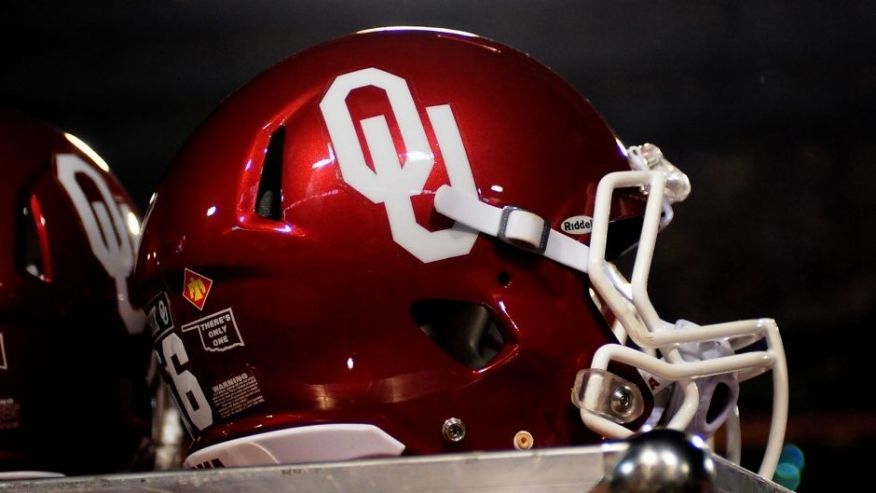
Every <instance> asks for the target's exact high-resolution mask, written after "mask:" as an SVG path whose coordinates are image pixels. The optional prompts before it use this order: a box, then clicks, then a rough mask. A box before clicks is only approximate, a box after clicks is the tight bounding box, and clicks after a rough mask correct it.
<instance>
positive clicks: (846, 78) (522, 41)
mask: <svg viewBox="0 0 876 493" xmlns="http://www.w3.org/2000/svg"><path fill="white" fill-rule="evenodd" d="M123 3H127V2H112V3H110V2H60V1H59V2H35V1H34V2H21V5H17V6H13V4H9V3H7V4H6V5H4V10H3V12H0V106H5V107H14V108H18V109H21V110H24V111H26V112H28V113H31V114H34V115H36V116H39V117H42V118H44V119H46V120H49V121H51V122H54V123H55V124H57V125H59V126H61V127H63V128H65V129H67V130H68V131H70V132H72V133H75V134H76V135H78V136H79V137H81V138H82V139H83V140H85V141H86V142H88V143H90V144H91V145H92V147H94V148H95V149H96V150H97V151H98V152H99V153H100V154H102V155H103V157H104V158H106V160H107V161H108V162H109V163H110V165H111V166H112V167H113V169H114V171H115V173H116V174H117V176H118V177H119V178H120V179H121V180H122V182H123V183H124V184H125V185H126V186H127V187H128V189H129V190H130V192H131V194H132V195H133V197H134V199H135V200H136V201H137V203H138V204H139V205H140V206H141V207H145V204H146V201H147V199H148V197H149V195H150V192H151V190H152V188H153V187H154V186H155V184H156V183H157V182H158V180H159V179H160V178H161V175H162V171H163V170H164V168H165V167H166V166H167V164H168V163H169V162H170V160H171V159H172V157H173V155H174V154H175V152H176V151H178V150H179V148H180V147H181V145H182V144H183V142H184V141H185V139H186V138H187V136H188V135H190V134H191V133H192V132H193V131H194V130H195V129H196V128H197V126H198V125H199V124H200V122H202V121H203V120H204V119H205V118H206V117H207V116H208V115H209V113H210V112H211V111H212V109H213V108H214V107H215V106H216V105H217V104H218V103H219V102H220V101H221V100H222V98H223V97H225V96H226V95H228V94H229V93H230V92H232V91H233V90H234V89H236V88H238V87H240V86H241V85H242V84H244V83H245V82H246V81H247V80H249V79H251V78H252V77H253V76H254V75H256V74H257V73H259V72H261V71H262V70H264V69H265V68H267V67H268V66H270V65H272V64H274V63H276V62H277V61H279V60H281V59H282V58H284V57H285V56H287V55H289V54H292V53H293V52H295V51H297V50H300V49H302V48H305V47H307V46H310V45H313V44H316V43H318V42H322V41H326V40H329V39H331V38H334V37H337V36H339V35H343V34H346V33H349V32H352V31H355V30H359V29H363V28H368V27H374V26H380V25H394V24H413V25H430V26H438V27H448V28H454V29H461V30H467V31H472V32H475V33H478V34H481V35H484V36H487V37H491V38H494V39H496V40H499V41H501V42H504V43H507V44H509V45H511V46H514V47H516V48H518V49H520V50H522V51H524V52H528V53H530V54H531V55H533V56H534V57H535V58H537V59H539V60H541V61H542V62H544V63H546V64H547V65H549V66H550V67H552V68H553V69H555V70H556V71H557V72H559V73H560V74H561V75H562V76H564V77H565V78H567V79H568V80H569V81H571V82H572V84H573V85H575V86H576V87H577V88H578V89H579V90H580V91H581V92H582V93H583V94H584V95H585V96H587V97H588V98H589V99H590V100H591V101H592V103H593V104H594V105H595V106H596V107H597V108H598V109H599V110H600V111H601V112H602V113H603V115H604V116H605V117H606V119H607V120H608V121H609V122H611V123H612V125H613V126H614V128H615V129H616V131H617V132H618V133H619V135H620V136H621V137H622V138H623V139H624V141H625V142H627V143H639V142H644V141H652V142H655V143H658V144H659V145H660V146H661V148H662V149H663V150H664V152H665V153H666V154H667V156H668V157H669V158H670V159H671V160H672V161H673V162H675V163H676V164H677V165H679V166H680V167H681V168H682V169H684V170H685V171H686V172H687V173H688V175H689V176H690V178H691V180H692V182H693V185H694V186H693V193H692V195H691V197H690V198H689V199H688V201H687V202H686V203H684V204H682V205H681V206H679V207H677V208H676V214H677V215H676V220H675V222H674V224H673V225H672V226H671V227H670V228H669V229H668V230H667V231H666V232H664V234H663V235H662V236H661V241H660V242H658V251H657V254H656V260H655V267H654V270H653V272H652V276H651V286H652V289H651V291H652V293H653V296H654V297H655V301H656V305H657V306H658V308H661V309H662V312H663V315H664V318H667V319H673V318H676V317H683V318H687V319H690V320H694V321H697V322H701V323H709V322H718V321H725V320H731V319H738V318H747V317H759V316H772V317H775V318H776V319H777V320H778V321H779V323H780V325H781V327H782V331H783V332H782V333H783V336H784V338H785V345H786V349H787V353H788V359H789V365H790V371H791V417H790V423H789V429H788V441H790V442H794V443H796V444H799V445H800V446H801V447H802V448H803V450H804V452H805V453H806V456H807V467H806V469H805V471H804V478H803V486H802V488H801V491H820V490H827V489H836V488H837V486H838V483H844V482H845V480H847V479H852V478H856V477H857V478H861V476H866V473H865V474H863V475H862V474H861V472H862V471H861V469H860V467H859V466H861V465H863V464H864V463H865V459H867V458H873V456H874V454H873V452H872V449H871V447H870V445H871V444H873V442H874V439H876V399H874V398H873V392H872V384H871V382H872V381H873V372H872V366H871V365H869V364H868V363H869V358H872V357H874V356H873V355H871V354H870V350H871V348H872V344H871V341H873V337H872V335H871V333H872V331H873V330H874V321H876V289H874V287H876V286H874V284H876V262H874V257H873V253H874V246H876V237H874V235H873V234H872V231H873V230H874V228H876V214H874V212H873V209H874V206H876V165H874V158H873V154H874V152H876V145H874V141H873V138H872V135H873V131H874V127H876V124H874V116H873V115H874V110H876V4H874V3H873V2H863V1H857V2H855V1H847V2H813V1H787V2H730V1H728V2H646V1H635V2H633V1H616V2H596V1H577V2H571V1H556V2H541V1H538V2H536V1H532V2H526V1H521V0H514V1H505V2H472V1H467V2H455V1H454V2H451V1H434V0H429V1H410V2H403V1H402V2H399V1H392V2H390V1H382V2H374V3H371V2H353V1H323V2H286V1H274V2H265V1H245V2H235V1H230V0H222V1H213V2H198V1H150V2H140V3H141V4H140V5H136V6H123V5H122V4H123ZM0 179H2V178H0ZM765 383H767V382H766V381H764V382H759V383H755V384H752V385H750V386H749V387H751V386H753V387H754V388H753V389H750V390H751V392H749V393H748V394H749V396H748V397H747V398H746V399H745V402H743V404H744V405H745V407H744V408H743V411H742V412H743V424H744V426H745V429H746V432H745V438H746V441H747V443H748V444H749V445H752V446H753V447H754V446H756V445H757V442H758V440H760V439H761V438H762V436H765V434H766V433H765V430H766V427H767V426H768V425H767V418H768V409H767V401H766V385H764V384H765ZM743 394H746V392H745V388H743ZM746 418H747V419H746ZM746 460H747V462H748V464H749V466H752V467H753V466H754V465H755V464H754V462H755V461H758V460H759V457H755V456H754V455H751V456H750V457H749V456H748V455H746ZM861 480H862V481H863V478H862V479H861Z"/></svg>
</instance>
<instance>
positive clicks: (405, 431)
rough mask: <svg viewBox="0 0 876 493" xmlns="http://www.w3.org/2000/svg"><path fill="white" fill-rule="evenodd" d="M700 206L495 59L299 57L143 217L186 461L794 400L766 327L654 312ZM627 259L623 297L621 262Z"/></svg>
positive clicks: (377, 42)
mask: <svg viewBox="0 0 876 493" xmlns="http://www.w3.org/2000/svg"><path fill="white" fill-rule="evenodd" d="M689 191H690V183H689V182H688V180H687V177H686V176H685V175H684V173H682V172H681V171H680V170H679V169H678V168H676V167H675V166H673V165H671V164H670V163H669V162H668V161H667V160H666V159H665V158H664V157H663V156H662V153H661V152H660V150H659V149H658V148H656V146H653V145H645V146H642V147H633V148H629V149H627V148H625V147H624V146H623V145H621V144H620V143H619V141H618V140H617V138H616V137H615V135H614V134H613V132H612V131H611V129H610V128H609V127H608V126H607V125H606V123H605V122H604V121H603V120H602V118H601V117H600V116H599V115H598V114H597V113H596V112H595V110H594V109H593V108H592V107H591V106H590V104H589V103H587V102H586V101H585V100H584V99H583V98H581V96H579V95H578V94H577V93H576V92H575V90H574V89H572V88H571V87H570V86H569V85H568V84H567V83H566V82H565V81H563V80H562V79H561V78H559V77H558V76H557V75H556V74H554V73H553V72H551V71H550V70H549V69H547V68H546V67H544V66H543V65H541V64H539V63H538V62H536V61H534V60H532V59H531V58H529V57H527V56H525V55H523V54H521V53H519V52H516V51H514V50H512V49H510V48H508V47H506V46H503V45H501V44H498V43H495V42H492V41H489V40H485V39H483V38H479V37H476V36H473V35H468V34H465V33H458V32H450V31H446V30H428V29H386V30H372V31H369V32H365V33H359V34H356V35H352V36H349V37H346V38H342V39H340V40H337V41H334V42H331V43H328V44H325V45H321V46H318V47H316V48H312V49H309V50H306V51H303V52H301V53H298V54H296V55H294V56H292V57H290V58H289V59H287V60H285V61H283V62H281V63H280V64H278V65H277V66H275V67H274V68H272V69H270V70H268V71H267V72H265V73H264V74H262V75H261V76H259V77H258V78H256V79H255V80H253V81H252V82H251V83H249V84H248V85H247V86H245V87H244V88H243V89H241V90H240V91H239V92H238V93H236V94H235V95H233V96H232V97H231V98H229V99H228V100H227V101H226V102H225V103H224V104H223V105H222V106H221V107H220V108H219V109H218V110H217V111H216V113H215V114H214V115H213V116H212V117H211V118H210V120H208V121H207V122H206V123H205V124H204V125H203V126H202V127H201V128H200V129H199V130H198V131H197V133H196V134H195V135H194V136H193V138H192V139H191V140H190V141H189V143H188V144H187V146H186V147H185V148H184V149H183V151H182V152H181V153H180V155H179V156H178V158H177V161H176V162H175V163H174V164H173V166H172V167H171V169H170V171H169V173H168V174H167V176H166V177H165V180H164V181H163V182H162V184H161V185H160V187H159V189H158V191H157V192H156V195H155V196H154V201H153V202H152V204H151V207H150V211H149V213H148V214H147V215H148V219H147V222H146V226H145V230H144V236H143V245H142V248H141V250H140V256H139V259H138V269H137V272H138V279H137V283H138V286H139V287H140V288H141V289H140V291H139V293H140V296H141V297H142V301H143V302H146V303H147V309H148V312H149V319H150V325H151V329H152V335H153V339H154V342H155V350H156V353H157V355H158V359H159V362H160V366H161V367H162V371H163V373H164V375H165V377H166V380H167V381H168V382H169V383H170V386H171V387H172V389H173V393H174V396H175V398H176V400H177V402H178V404H179V407H180V409H181V412H182V414H183V416H184V420H185V422H186V424H187V425H188V428H189V431H190V432H191V434H192V436H193V437H194V442H193V447H192V450H191V451H190V454H189V456H188V458H187V460H186V465H187V466H189V467H221V466H228V465H245V464H265V463H279V462H303V461H319V460H341V459H349V458H361V457H372V456H386V455H398V454H400V453H402V452H405V453H410V454H428V453H440V452H448V451H464V450H496V449H510V448H512V447H518V448H519V447H521V437H524V438H523V439H522V440H523V442H525V445H524V446H523V447H524V448H528V447H532V446H536V447H545V446H557V445H572V444H587V443H597V442H598V441H599V440H601V439H602V437H604V436H610V437H623V436H627V435H629V434H630V433H631V432H632V431H633V430H636V429H638V428H640V427H641V426H643V425H644V424H645V423H646V422H649V420H652V421H653V419H658V418H659V419H662V420H663V422H664V423H666V424H668V425H669V426H672V427H675V428H688V427H689V426H691V423H692V422H693V417H694V416H695V415H698V414H697V412H698V409H699V408H700V406H703V405H704V406H705V408H706V409H707V408H708V407H709V405H710V402H706V400H711V399H700V394H701V393H703V394H705V393H704V392H702V391H701V390H699V388H698V386H697V385H698V384H700V383H702V382H704V380H703V378H705V377H712V376H715V375H726V376H727V377H726V379H725V380H723V381H724V382H725V383H724V384H723V385H727V383H726V382H727V381H728V380H727V379H730V381H732V382H735V381H736V380H737V379H738V380H743V379H744V378H745V377H747V376H750V375H752V374H753V373H756V372H761V371H764V370H765V369H768V368H775V369H778V370H779V371H776V372H774V373H775V374H777V375H778V377H777V378H778V380H777V382H778V383H779V387H781V382H780V381H779V380H781V379H783V378H784V357H783V355H782V353H781V344H780V341H778V339H777V334H778V332H777V331H775V330H774V324H772V325H770V322H769V321H756V322H752V323H748V322H735V323H731V324H721V325H720V326H705V327H698V326H696V325H694V324H689V325H685V324H667V323H665V322H662V321H661V320H660V319H659V317H658V316H657V315H656V313H655V312H654V311H653V309H652V308H651V307H650V302H649V301H648V297H647V290H646V289H644V288H645V287H646V285H647V270H648V268H649V266H650V256H651V252H652V251H653V242H654V238H655V237H656V233H657V230H658V229H659V228H661V227H664V226H666V225H667V224H668V223H669V221H670V220H671V219H672V204H673V203H674V202H678V201H681V200H683V199H684V198H685V197H686V196H687V194H688V193H689ZM631 232H632V233H631ZM636 242H639V243H640V245H644V248H640V249H639V252H638V254H637V262H636V267H635V269H634V272H633V276H632V282H631V283H628V282H626V280H625V278H624V277H623V276H622V275H621V274H620V273H619V272H617V271H616V270H615V269H614V268H613V266H612V264H611V263H610V261H611V260H612V259H613V255H615V254H617V253H620V252H622V251H624V250H625V249H627V248H628V247H630V246H631V245H633V244H634V243H636ZM643 252H644V253H643ZM734 324H735V325H734ZM764 336H765V337H767V339H768V341H769V343H770V345H769V348H768V350H767V351H766V352H756V353H747V354H742V355H736V354H733V351H735V350H736V349H739V348H740V347H741V346H742V345H744V343H749V342H751V341H753V340H756V339H758V338H761V337H764ZM627 337H629V338H630V339H631V341H632V343H634V344H635V348H634V347H633V346H632V345H630V346H626V345H625V342H626V339H627ZM710 344H711V345H710ZM715 344H717V345H718V346H720V347H721V348H724V349H726V351H717V350H716V351H711V352H710V351H705V350H700V347H701V346H702V347H703V348H705V347H710V348H711V347H712V346H714V345H715ZM582 370H583V371H584V372H585V373H584V374H579V372H580V371H582ZM585 377H586V378H585ZM779 377H780V378H779ZM576 381H577V382H578V388H576V389H573V391H574V397H573V401H574V404H577V405H578V406H580V409H579V408H577V407H575V406H574V405H573V403H572V402H570V401H569V389H570V388H571V387H572V386H573V385H575V382H576ZM716 381H717V380H716ZM652 382H660V385H661V386H662V387H665V388H670V387H673V388H674V387H678V388H680V389H681V390H680V391H679V392H680V394H679V397H677V398H676V402H677V406H676V407H674V408H672V407H671V406H669V404H667V401H668V399H666V398H663V397H660V398H657V391H658V390H659V389H657V388H652V385H653V383H652ZM709 388H710V389H712V390H710V391H709V395H712V394H714V395H717V394H719V393H720V394H721V395H723V396H725V399H724V400H725V402H724V403H723V404H722V406H723V407H722V410H721V412H719V413H718V414H720V416H721V417H723V416H726V415H727V414H729V413H728V412H724V411H725V408H726V409H730V408H732V407H733V406H734V404H735V402H734V401H735V392H729V393H728V392H724V391H723V390H721V391H716V390H715V389H716V388H717V384H715V385H712V386H711V387H709ZM734 388H735V387H734ZM779 394H782V391H780V392H779ZM782 395H786V394H782ZM777 404H778V408H779V410H778V411H777V415H780V416H781V419H780V420H779V421H777V422H775V423H774V425H776V429H777V430H778V431H776V434H777V436H778V440H779V441H781V435H782V434H783V427H784V422H783V421H782V420H783V419H784V418H783V416H784V409H783V408H782V404H783V403H782V401H781V399H779V401H777ZM655 413H657V414H655ZM658 415H659V416H658ZM655 416H657V417H656V418H655ZM703 416H707V418H708V419H710V425H714V427H717V426H719V423H718V421H719V419H716V418H715V417H714V416H715V414H714V412H712V413H709V412H706V413H705V414H703ZM704 419H706V418H704ZM703 429H706V428H703ZM709 429H710V430H711V429H712V428H709ZM768 459H769V457H768ZM770 460H771V459H769V460H767V461H766V462H767V464H766V466H765V467H766V469H765V470H764V471H766V470H767V469H769V468H770V467H771V466H770V465H769V464H768V462H769V461H770ZM767 472H768V471H767Z"/></svg>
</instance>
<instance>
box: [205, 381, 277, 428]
mask: <svg viewBox="0 0 876 493" xmlns="http://www.w3.org/2000/svg"><path fill="white" fill-rule="evenodd" d="M211 390H212V391H213V404H214V405H215V406H216V412H217V413H219V416H221V417H222V419H225V418H227V417H229V416H232V415H234V414H237V413H240V412H243V411H246V410H247V409H249V408H251V407H254V406H257V405H259V404H261V403H263V402H265V398H264V396H262V389H261V387H260V386H259V382H258V380H256V377H255V375H253V374H252V373H251V372H243V373H240V374H237V375H234V376H233V377H231V378H228V379H226V380H224V381H222V382H219V383H217V384H216V385H214V386H213V387H212V388H211Z"/></svg>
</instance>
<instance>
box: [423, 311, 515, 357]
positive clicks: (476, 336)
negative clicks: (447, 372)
mask: <svg viewBox="0 0 876 493" xmlns="http://www.w3.org/2000/svg"><path fill="white" fill-rule="evenodd" d="M411 316H412V317H413V319H414V322H415V323H416V324H417V326H419V327H420V330H422V331H423V333H424V334H426V335H427V336H429V338H430V339H431V340H432V342H434V343H435V344H436V345H437V346H438V347H440V348H441V349H442V350H443V351H444V352H445V353H447V354H448V355H449V356H451V357H452V358H453V359H455V360H456V361H458V362H459V363H461V364H463V365H465V366H467V367H468V368H471V369H473V370H480V369H482V368H484V367H485V366H486V365H487V363H489V362H490V361H491V360H492V359H493V358H494V357H495V356H496V355H497V354H499V352H500V351H501V350H502V347H504V345H505V337H504V336H503V335H502V331H501V330H499V325H498V324H497V323H496V321H495V319H494V318H493V316H492V313H491V312H490V311H489V310H487V308H486V307H484V306H483V305H479V304H477V303H468V302H464V301H454V300H420V301H417V302H415V303H414V304H413V305H411Z"/></svg>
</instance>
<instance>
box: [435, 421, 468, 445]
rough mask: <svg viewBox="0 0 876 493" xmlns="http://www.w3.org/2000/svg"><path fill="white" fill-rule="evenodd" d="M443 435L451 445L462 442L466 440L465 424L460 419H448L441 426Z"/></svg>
mask: <svg viewBox="0 0 876 493" xmlns="http://www.w3.org/2000/svg"><path fill="white" fill-rule="evenodd" d="M441 434H442V435H444V439H445V440H447V441H448V442H450V443H458V442H461V441H462V439H463V438H465V423H463V422H462V420H461V419H459V418H447V420H446V421H444V424H443V425H442V426H441Z"/></svg>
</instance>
